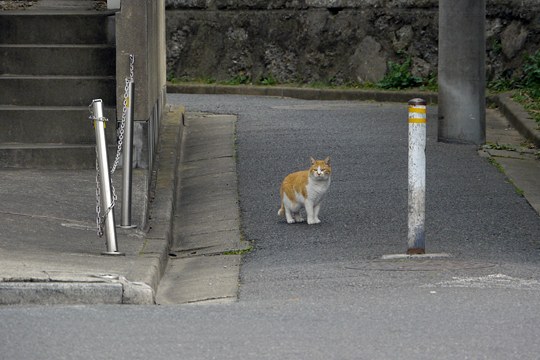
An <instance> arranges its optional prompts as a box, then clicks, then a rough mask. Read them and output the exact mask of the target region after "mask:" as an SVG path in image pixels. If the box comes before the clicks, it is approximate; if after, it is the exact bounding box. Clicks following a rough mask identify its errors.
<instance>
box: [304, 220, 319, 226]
mask: <svg viewBox="0 0 540 360" xmlns="http://www.w3.org/2000/svg"><path fill="white" fill-rule="evenodd" d="M307 223H308V225H315V224H320V223H321V220H319V219H313V220H310V219H308V221H307Z"/></svg>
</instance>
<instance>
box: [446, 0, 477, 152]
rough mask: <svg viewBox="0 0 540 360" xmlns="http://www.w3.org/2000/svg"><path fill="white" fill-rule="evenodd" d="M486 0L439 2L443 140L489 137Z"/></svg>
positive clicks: (470, 141)
mask: <svg viewBox="0 0 540 360" xmlns="http://www.w3.org/2000/svg"><path fill="white" fill-rule="evenodd" d="M485 15H486V0H440V1H439V70H438V72H439V73H438V83H439V127H438V132H439V134H438V138H439V141H444V142H455V143H464V144H483V143H484V142H485V140H486V120H485V117H486V104H485V102H486V100H485V98H486V96H485V82H486V75H485V57H486V45H485V44H486V40H485V39H486V36H485Z"/></svg>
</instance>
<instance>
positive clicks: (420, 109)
mask: <svg viewBox="0 0 540 360" xmlns="http://www.w3.org/2000/svg"><path fill="white" fill-rule="evenodd" d="M409 112H410V113H418V114H425V113H426V107H425V106H424V107H412V106H411V107H409Z"/></svg>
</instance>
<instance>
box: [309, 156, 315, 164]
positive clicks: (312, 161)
mask: <svg viewBox="0 0 540 360" xmlns="http://www.w3.org/2000/svg"><path fill="white" fill-rule="evenodd" d="M309 159H310V160H311V165H315V163H316V161H315V159H314V158H313V157H310V158H309Z"/></svg>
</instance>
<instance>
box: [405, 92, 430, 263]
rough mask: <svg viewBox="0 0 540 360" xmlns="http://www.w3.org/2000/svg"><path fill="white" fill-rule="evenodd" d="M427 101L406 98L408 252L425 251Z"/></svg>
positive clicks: (418, 252)
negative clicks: (407, 126)
mask: <svg viewBox="0 0 540 360" xmlns="http://www.w3.org/2000/svg"><path fill="white" fill-rule="evenodd" d="M425 198H426V101H425V100H423V99H418V98H416V99H412V100H410V101H409V218H408V227H409V231H408V249H407V254H409V255H415V254H425V252H426V250H425V249H426V244H425V240H426V239H425V203H426V200H425Z"/></svg>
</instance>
